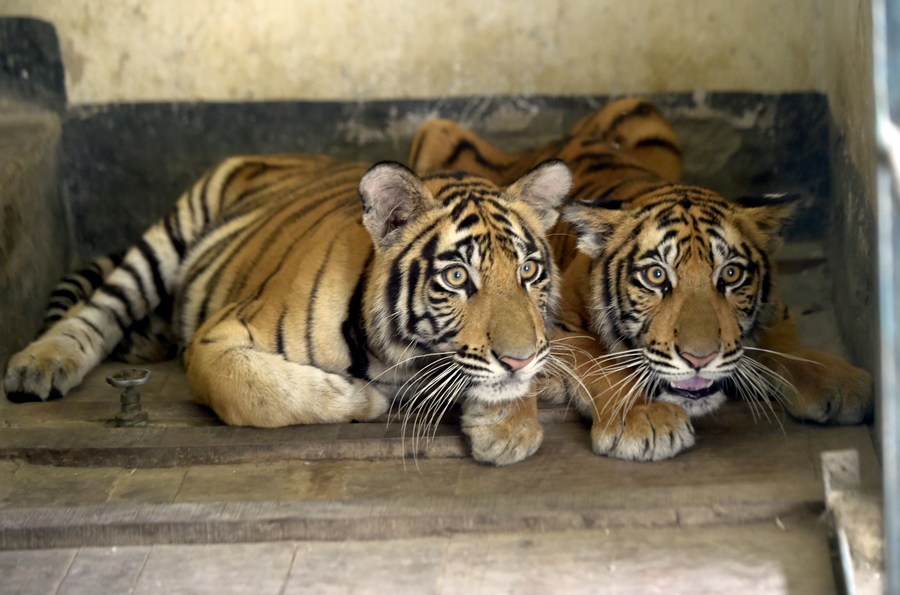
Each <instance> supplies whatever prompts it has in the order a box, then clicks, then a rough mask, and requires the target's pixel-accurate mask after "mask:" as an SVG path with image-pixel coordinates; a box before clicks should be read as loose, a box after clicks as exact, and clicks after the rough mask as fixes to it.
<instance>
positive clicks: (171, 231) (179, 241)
mask: <svg viewBox="0 0 900 595" xmlns="http://www.w3.org/2000/svg"><path fill="white" fill-rule="evenodd" d="M177 219H178V217H177V211H176V212H175V213H173V214H171V215H169V216H168V217H166V218H165V219H163V225H164V227H165V228H166V234H167V235H168V236H169V242H170V243H171V244H172V248H174V249H175V252H177V253H178V259H179V260H181V259H183V258H184V253H185V252H186V251H187V245H186V244H185V242H184V237H183V236H182V235H181V230H180V229H179V228H178V221H177Z"/></svg>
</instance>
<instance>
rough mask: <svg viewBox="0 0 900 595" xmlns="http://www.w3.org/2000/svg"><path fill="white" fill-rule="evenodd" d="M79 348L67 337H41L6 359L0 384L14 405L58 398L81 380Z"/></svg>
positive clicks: (81, 365) (81, 368) (81, 370)
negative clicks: (7, 361)
mask: <svg viewBox="0 0 900 595" xmlns="http://www.w3.org/2000/svg"><path fill="white" fill-rule="evenodd" d="M77 353H80V351H79V346H78V344H77V343H75V342H74V341H73V340H71V339H69V338H67V337H52V338H44V339H41V340H39V341H36V342H34V343H32V344H31V345H29V346H28V347H27V348H26V349H25V350H24V351H20V352H19V353H17V354H15V355H14V356H12V358H10V360H9V364H8V365H7V368H6V377H5V378H4V381H3V386H4V390H5V392H6V397H7V398H8V399H9V400H10V401H12V402H14V403H25V402H29V401H48V400H52V399H58V398H60V397H62V396H63V395H65V394H66V393H67V392H69V390H70V389H71V388H72V387H74V386H76V385H78V384H79V383H80V382H81V380H82V378H83V377H84V373H85V370H84V369H83V362H81V361H80V358H77V357H75V356H74V355H75V354H77Z"/></svg>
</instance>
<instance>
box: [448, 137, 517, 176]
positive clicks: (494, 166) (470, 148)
mask: <svg viewBox="0 0 900 595" xmlns="http://www.w3.org/2000/svg"><path fill="white" fill-rule="evenodd" d="M465 152H469V153H471V154H472V156H473V157H475V161H476V162H477V163H478V165H481V166H482V167H486V168H488V169H490V170H493V171H495V172H497V173H502V172H503V171H505V170H506V169H507V168H508V167H509V166H508V165H504V164H501V163H493V162H491V161H488V159H487V157H485V156H484V155H482V154H481V152H480V151H479V150H478V148H477V147H476V146H475V145H473V144H472V143H470V142H469V141H468V140H465V139H463V140H461V141H459V142H458V143H456V146H455V147H453V153H451V154H450V157H448V158H447V160H446V161H444V163H443V165H444V166H452V165H453V164H454V163H456V161H457V160H458V159H459V157H460V155H462V154H463V153H465Z"/></svg>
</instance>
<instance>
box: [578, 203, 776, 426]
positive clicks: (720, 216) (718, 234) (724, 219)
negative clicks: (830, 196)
mask: <svg viewBox="0 0 900 595" xmlns="http://www.w3.org/2000/svg"><path fill="white" fill-rule="evenodd" d="M791 202H792V199H791V198H787V197H783V196H779V197H770V198H769V199H760V200H749V199H747V200H744V201H743V202H737V203H734V202H729V201H726V200H725V199H724V198H722V197H721V196H719V195H717V194H715V193H713V192H711V191H709V190H705V189H701V188H696V187H691V186H678V185H664V186H662V187H659V186H658V185H657V186H656V188H655V189H653V190H650V191H649V192H647V193H646V194H643V195H639V196H638V197H636V198H633V199H631V200H629V201H627V202H623V203H610V202H606V203H600V204H601V206H598V205H597V204H594V205H589V204H587V203H577V202H576V203H574V204H573V205H572V206H570V207H567V210H566V213H565V218H566V219H567V220H568V221H569V222H570V223H572V224H573V225H574V226H575V227H576V229H577V230H578V233H579V236H580V240H579V242H580V243H579V247H580V248H581V249H582V250H583V251H584V252H586V253H587V254H588V255H590V257H591V259H592V266H591V269H590V287H591V292H590V298H589V300H590V303H589V320H588V323H589V325H590V327H591V330H593V331H594V332H595V333H597V334H598V335H599V336H600V337H601V339H602V341H603V342H604V343H605V344H606V345H605V346H606V348H607V350H608V351H610V352H614V353H618V354H620V356H619V358H618V359H617V360H616V363H617V364H621V365H622V366H626V365H628V366H630V370H629V371H630V372H632V373H633V375H634V376H633V380H635V381H636V383H637V384H638V385H639V386H640V388H641V389H643V390H642V392H643V393H644V394H646V395H648V396H650V397H651V398H654V399H656V400H658V401H664V402H669V403H673V404H676V405H679V406H681V407H683V408H684V409H685V410H686V411H687V413H688V414H689V415H690V416H692V417H693V416H699V415H703V414H705V413H708V412H710V411H712V410H714V409H716V408H717V407H718V406H719V405H721V404H722V403H723V402H724V401H725V392H727V391H733V390H737V391H738V392H739V393H740V392H742V391H752V390H753V387H754V385H755V386H757V388H759V389H765V388H767V387H766V386H765V382H766V380H765V376H764V375H761V374H759V373H758V371H757V369H756V366H758V365H759V364H758V363H756V362H755V361H754V360H753V359H752V358H750V357H748V355H747V354H748V350H749V349H752V348H753V347H752V345H753V342H754V341H755V339H756V338H757V336H758V334H759V332H760V331H761V330H762V329H763V328H765V327H766V326H767V325H768V324H769V322H770V321H771V319H772V317H773V316H774V312H775V305H776V302H775V296H774V286H773V282H772V279H773V271H772V265H771V254H772V253H773V251H774V249H775V248H776V247H777V245H778V230H779V228H780V225H781V222H782V221H783V220H784V219H785V218H786V217H787V216H788V215H789V213H790V211H791V204H790V203H791ZM726 389H727V391H726ZM760 393H761V394H762V390H761V391H760ZM744 396H748V397H750V398H753V397H754V395H752V394H747V393H746V392H745V394H744Z"/></svg>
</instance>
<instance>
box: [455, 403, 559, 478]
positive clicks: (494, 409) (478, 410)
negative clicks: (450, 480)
mask: <svg viewBox="0 0 900 595" xmlns="http://www.w3.org/2000/svg"><path fill="white" fill-rule="evenodd" d="M462 429H463V432H465V434H466V435H467V436H468V437H469V443H470V445H471V449H472V457H473V458H474V459H475V460H476V461H479V462H482V463H490V464H492V465H509V464H511V463H517V462H519V461H521V460H523V459H526V458H528V457H529V456H531V455H533V454H534V453H535V452H536V451H537V449H538V448H539V447H540V445H541V442H542V441H543V439H544V430H543V428H541V425H540V423H538V420H537V407H536V404H535V400H534V399H533V398H529V399H521V400H517V401H513V402H510V403H491V404H487V403H482V402H479V401H474V400H472V399H470V400H468V401H466V402H465V403H464V404H463V416H462Z"/></svg>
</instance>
